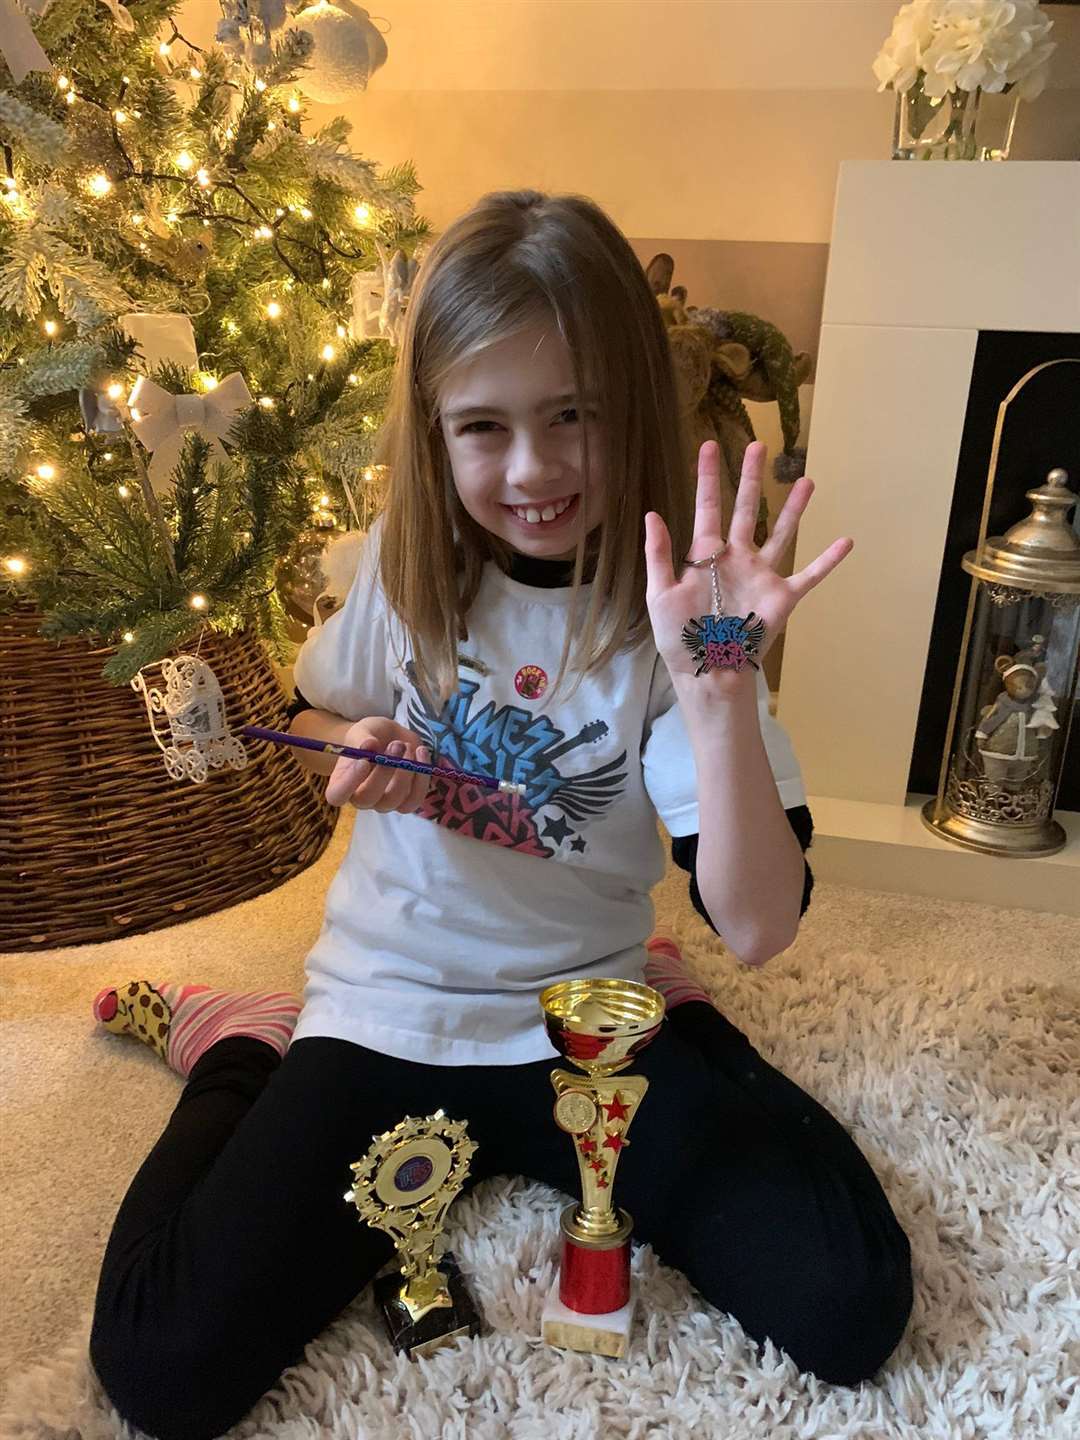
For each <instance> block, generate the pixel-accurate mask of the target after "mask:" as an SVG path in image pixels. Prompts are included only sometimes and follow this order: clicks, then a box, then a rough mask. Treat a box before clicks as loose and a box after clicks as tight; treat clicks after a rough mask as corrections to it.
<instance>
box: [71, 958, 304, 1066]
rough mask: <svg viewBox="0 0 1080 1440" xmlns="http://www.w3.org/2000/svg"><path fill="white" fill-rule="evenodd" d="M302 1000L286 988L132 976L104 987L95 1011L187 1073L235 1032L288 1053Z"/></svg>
mask: <svg viewBox="0 0 1080 1440" xmlns="http://www.w3.org/2000/svg"><path fill="white" fill-rule="evenodd" d="M299 1014H300V1001H299V1000H298V999H297V998H296V996H295V995H287V994H285V992H284V991H264V990H259V991H256V990H252V991H247V992H245V993H243V994H236V993H234V992H232V991H229V990H211V988H210V986H209V985H176V984H172V983H165V984H160V983H155V984H153V985H151V984H150V982H149V981H148V980H132V981H130V982H129V983H128V984H127V985H120V986H117V987H115V988H113V987H109V988H107V989H105V990H102V991H101V993H100V994H99V995H98V996H97V998H96V999H95V1000H94V1016H95V1018H96V1019H97V1020H99V1021H100V1022H101V1024H102V1025H104V1026H105V1028H106V1030H110V1031H112V1033H113V1034H114V1035H134V1036H135V1037H136V1039H138V1040H142V1041H143V1042H144V1044H146V1045H149V1046H151V1048H152V1049H154V1050H156V1051H157V1052H158V1054H159V1055H160V1056H161V1058H162V1059H163V1060H164V1061H165V1063H166V1064H167V1065H168V1066H170V1068H171V1069H173V1070H176V1071H177V1072H178V1073H179V1074H181V1075H183V1076H184V1077H185V1078H186V1077H187V1076H188V1075H190V1074H191V1071H192V1068H193V1067H194V1065H195V1064H196V1062H197V1061H198V1060H199V1059H201V1057H202V1056H203V1055H204V1054H205V1053H206V1051H207V1050H209V1048H210V1046H211V1045H216V1044H217V1042H218V1041H219V1040H225V1039H226V1038H227V1037H228V1036H230V1035H250V1036H251V1037H252V1038H253V1039H255V1040H262V1041H263V1042H264V1043H265V1044H267V1045H270V1046H271V1047H272V1048H273V1049H275V1050H276V1051H277V1053H278V1054H279V1055H284V1053H285V1050H286V1048H287V1047H288V1044H289V1039H290V1037H291V1036H292V1032H293V1027H294V1026H295V1024H296V1017H297V1016H298V1015H299Z"/></svg>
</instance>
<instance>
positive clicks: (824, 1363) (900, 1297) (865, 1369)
mask: <svg viewBox="0 0 1080 1440" xmlns="http://www.w3.org/2000/svg"><path fill="white" fill-rule="evenodd" d="M912 1300H913V1293H912V1281H911V1260H910V1252H909V1251H908V1250H907V1242H906V1240H905V1242H904V1246H903V1247H902V1253H901V1254H900V1255H898V1256H896V1257H895V1258H891V1259H889V1260H887V1261H883V1262H882V1263H881V1264H880V1265H878V1266H875V1267H873V1268H871V1269H868V1270H866V1271H865V1272H864V1274H863V1277H862V1279H861V1280H860V1282H859V1283H857V1284H852V1283H850V1282H849V1281H848V1280H847V1279H846V1277H843V1276H839V1277H837V1278H836V1281H835V1282H834V1283H831V1284H830V1283H826V1284H825V1285H823V1286H819V1287H818V1288H817V1294H816V1296H815V1297H814V1301H813V1302H812V1303H811V1304H810V1305H808V1306H807V1307H805V1308H804V1309H803V1311H802V1313H801V1314H800V1315H799V1317H798V1320H797V1323H796V1324H794V1325H793V1326H792V1329H791V1333H790V1334H789V1335H788V1336H787V1337H786V1338H785V1337H783V1336H781V1335H780V1334H776V1335H775V1336H773V1337H772V1338H774V1339H775V1340H776V1342H777V1343H778V1344H781V1345H782V1346H783V1348H784V1349H785V1350H786V1351H787V1353H788V1354H789V1355H790V1356H791V1358H792V1360H794V1362H795V1363H796V1364H797V1365H798V1366H799V1369H800V1370H804V1371H808V1372H810V1373H811V1374H813V1375H816V1376H817V1377H818V1379H819V1380H824V1381H826V1382H827V1383H828V1384H831V1385H858V1384H860V1383H861V1382H862V1381H864V1380H869V1379H871V1377H872V1376H873V1375H875V1374H876V1373H877V1371H878V1370H880V1368H881V1366H882V1365H884V1363H885V1361H886V1360H887V1359H888V1358H889V1356H890V1355H891V1354H892V1353H893V1351H894V1350H895V1349H896V1347H897V1345H898V1344H899V1343H900V1338H901V1336H902V1335H903V1333H904V1330H905V1329H906V1328H907V1323H908V1320H909V1319H910V1316H911V1307H912Z"/></svg>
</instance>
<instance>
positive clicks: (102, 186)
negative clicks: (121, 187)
mask: <svg viewBox="0 0 1080 1440" xmlns="http://www.w3.org/2000/svg"><path fill="white" fill-rule="evenodd" d="M111 189H112V181H111V180H110V179H109V177H108V176H107V175H105V174H104V173H102V172H101V171H99V172H98V174H96V175H94V176H92V177H91V179H90V193H91V194H92V195H97V196H98V197H101V196H102V195H108V193H109V191H110V190H111Z"/></svg>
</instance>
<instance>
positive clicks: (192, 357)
mask: <svg viewBox="0 0 1080 1440" xmlns="http://www.w3.org/2000/svg"><path fill="white" fill-rule="evenodd" d="M116 324H117V326H118V328H119V329H121V330H122V331H123V332H124V334H125V335H126V336H127V337H128V339H129V340H134V341H135V343H136V345H138V347H139V351H140V357H139V362H140V365H145V367H146V369H147V370H156V369H157V367H158V366H159V365H164V364H165V363H166V361H168V362H170V363H171V364H173V365H179V366H180V368H181V369H182V370H197V369H198V368H199V352H198V350H196V348H195V331H194V329H193V328H192V324H191V320H190V319H189V318H188V316H187V315H174V314H169V313H165V314H160V315H155V314H150V313H146V314H131V315H121V316H119V318H118V319H117V321H116ZM137 368H139V367H138V366H137Z"/></svg>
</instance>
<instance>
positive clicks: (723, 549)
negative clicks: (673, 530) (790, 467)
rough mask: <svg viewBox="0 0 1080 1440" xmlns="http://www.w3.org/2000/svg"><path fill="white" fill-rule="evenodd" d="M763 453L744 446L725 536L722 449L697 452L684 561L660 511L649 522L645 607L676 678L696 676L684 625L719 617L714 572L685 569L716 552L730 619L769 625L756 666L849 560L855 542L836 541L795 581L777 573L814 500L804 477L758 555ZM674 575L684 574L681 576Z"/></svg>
mask: <svg viewBox="0 0 1080 1440" xmlns="http://www.w3.org/2000/svg"><path fill="white" fill-rule="evenodd" d="M765 455H766V446H765V445H764V444H763V443H762V442H761V441H755V442H754V443H753V444H751V445H748V446H747V447H746V453H745V455H744V456H743V466H742V475H741V477H740V480H739V490H738V494H737V495H736V497H735V508H734V511H733V512H732V516H731V526H730V529H729V532H728V535H727V536H726V537H725V536H724V535H723V533H722V528H721V522H720V448H719V446H718V445H717V444H716V442H715V441H713V440H707V441H706V442H705V444H704V445H702V447H701V449H700V451H699V452H698V480H697V506H696V510H695V514H694V538H693V542H692V543H691V546H690V553H689V555H687V556H681V555H680V556H672V553H671V535H670V533H669V531H668V528H667V526H666V525H665V523H664V521H663V520H662V519H661V517H660V516H659V515H657V514H656V512H655V511H650V512H649V513H648V515H646V517H645V565H646V570H647V576H648V579H647V588H646V593H645V599H646V604H647V605H648V608H649V618H650V620H651V621H652V629H653V636H654V638H655V640H656V648H657V649H658V650H659V652H660V654H661V655H662V656H663V657H664V660H665V662H666V664H667V667H668V669H669V670H670V671H671V673H672V675H673V676H675V675H678V674H685V675H693V674H694V672H695V670H696V669H697V665H696V664H695V661H694V658H693V656H692V655H691V654H690V651H689V650H688V649H687V647H686V645H685V644H684V643H683V638H682V632H683V626H684V625H686V624H687V623H688V622H689V621H690V620H696V619H698V618H699V617H700V616H702V615H711V614H713V613H714V612H715V606H714V602H713V587H712V567H711V566H709V565H703V566H701V567H699V568H694V567H692V566H687V567H686V568H683V566H684V562H685V561H687V560H691V561H693V560H704V559H706V558H707V557H708V556H709V555H711V554H713V552H714V551H717V550H719V551H720V553H719V555H717V557H716V573H717V577H718V579H719V583H720V599H721V603H722V605H723V613H724V614H725V615H740V616H746V615H749V614H750V613H751V611H752V612H753V613H754V614H755V615H756V616H757V617H758V618H759V619H760V620H763V621H764V622H765V636H764V639H763V641H762V643H761V645H760V647H759V649H758V650H757V652H756V654H755V656H754V659H755V660H756V662H757V664H758V665H760V664H761V660H762V657H763V656H764V655H765V652H766V651H767V650H768V649H769V647H770V646H771V645H772V643H773V641H774V640H775V639H776V637H777V636H778V635H779V634H780V632H781V631H782V630H783V628H784V626H785V625H786V624H787V621H788V616H789V615H790V614H791V612H792V611H793V610H794V608H795V606H796V605H797V604H798V603H799V601H800V600H801V599H802V598H803V596H804V595H806V594H807V593H808V592H809V591H810V590H812V589H813V588H814V586H815V585H819V584H820V583H821V581H822V580H824V579H825V577H826V575H828V574H830V573H831V572H832V571H833V570H835V569H836V567H837V565H839V564H840V561H841V560H843V558H844V557H845V555H847V554H849V553H850V551H851V549H852V547H853V545H854V543H855V542H854V541H853V540H851V539H841V540H834V541H833V543H832V544H831V545H830V546H829V547H828V549H827V550H824V551H822V553H821V554H820V555H819V556H818V557H817V559H816V560H812V561H811V562H810V564H809V565H806V566H804V568H803V569H802V570H800V571H799V572H798V573H797V574H795V575H792V576H789V577H788V576H783V575H778V574H777V573H776V566H777V564H778V563H779V561H780V560H781V559H782V558H783V555H784V553H785V551H786V550H787V547H788V545H789V544H790V542H791V540H792V538H793V537H794V535H795V531H796V529H797V527H798V523H799V518H800V516H801V515H802V513H803V511H804V510H805V509H806V507H807V505H808V504H809V503H810V497H811V496H812V495H813V493H814V482H813V481H812V480H811V479H810V478H809V477H808V476H806V475H804V476H803V477H802V479H801V480H796V482H795V484H794V485H793V486H792V487H791V493H790V495H789V496H788V498H787V501H786V503H785V505H784V508H783V509H782V510H781V512H780V514H779V516H778V517H777V520H776V524H775V526H774V527H773V532H772V534H771V535H770V536H769V538H768V539H767V540H766V542H765V544H764V545H762V547H761V549H760V550H759V549H758V548H757V546H756V545H755V544H754V530H755V527H756V525H757V518H758V507H759V503H760V499H761V480H762V475H763V473H764V470H765ZM676 569H678V570H679V571H681V573H680V574H676Z"/></svg>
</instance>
